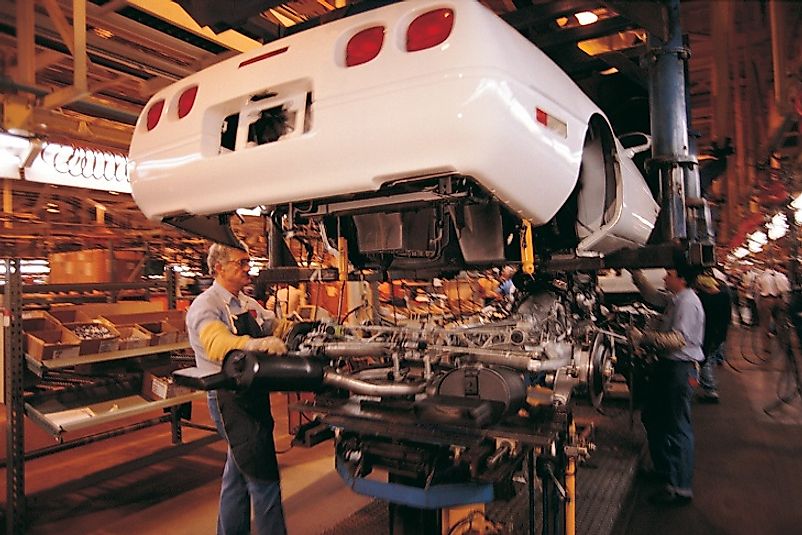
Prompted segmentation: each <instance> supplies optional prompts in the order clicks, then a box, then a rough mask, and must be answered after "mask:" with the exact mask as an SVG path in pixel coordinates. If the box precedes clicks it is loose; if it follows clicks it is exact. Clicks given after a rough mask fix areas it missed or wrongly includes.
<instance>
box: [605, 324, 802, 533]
mask: <svg viewBox="0 0 802 535" xmlns="http://www.w3.org/2000/svg"><path fill="white" fill-rule="evenodd" d="M753 342H754V333H753V331H752V330H751V329H747V328H740V327H738V328H734V329H731V331H730V335H729V338H728V341H727V352H726V355H727V360H728V363H727V364H725V365H724V366H722V367H717V368H716V374H717V376H716V378H717V379H718V382H719V393H720V395H721V403H720V404H718V405H708V404H701V403H696V404H694V407H693V424H694V431H695V436H696V470H695V474H694V485H693V486H694V499H693V502H692V503H691V504H690V505H687V506H681V507H665V506H663V507H658V506H654V505H651V504H650V503H649V501H648V497H649V495H650V494H652V493H654V492H655V491H656V488H654V486H653V484H650V483H647V482H644V481H642V479H637V478H636V480H635V483H634V485H633V489H632V492H631V495H630V500H629V503H628V506H627V507H626V509H625V511H624V512H623V514H622V515H621V516H620V517H619V519H618V523H617V524H616V526H615V527H614V529H613V533H615V534H622V535H640V534H643V533H648V534H649V535H674V534H678V533H681V534H682V535H725V534H726V535H740V534H744V535H755V534H760V535H781V534H788V533H800V529H802V528H800V526H802V510H800V508H799V504H800V503H802V401H800V399H799V397H796V399H794V400H793V401H792V402H790V403H788V404H785V403H777V400H778V394H777V393H778V382H781V380H783V381H784V380H785V379H788V378H789V377H790V376H789V375H787V372H786V364H787V363H788V361H787V360H786V359H785V355H784V353H783V352H781V351H780V348H779V347H777V346H776V344H775V343H774V342H772V344H773V345H774V347H773V354H772V356H771V357H770V358H767V359H766V361H765V362H763V361H762V360H761V359H760V358H759V357H758V356H757V352H756V351H755V350H754V349H753V346H757V343H753ZM796 358H797V362H799V360H800V358H799V353H798V352H797V353H796ZM789 386H790V385H788V384H783V385H782V386H781V388H780V392H782V393H785V392H788V391H789ZM772 404H778V405H779V407H778V408H777V409H776V410H773V411H771V414H767V413H766V412H765V411H764V409H765V408H766V407H767V406H770V405H772Z"/></svg>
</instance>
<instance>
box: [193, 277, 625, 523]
mask: <svg viewBox="0 0 802 535" xmlns="http://www.w3.org/2000/svg"><path fill="white" fill-rule="evenodd" d="M539 289H540V291H538V292H536V293H529V294H526V295H527V297H526V298H523V299H522V300H521V302H520V303H518V304H517V306H516V313H515V314H512V315H509V316H508V317H507V318H506V319H504V320H502V321H494V322H490V323H476V324H457V323H450V324H436V323H433V322H420V323H418V324H414V325H410V324H406V325H403V326H401V325H384V324H377V325H342V324H338V323H325V322H305V323H299V324H296V325H295V327H294V328H293V330H292V331H291V333H290V334H289V338H288V340H287V342H288V347H289V349H290V351H289V352H288V354H287V355H286V356H285V357H275V356H267V355H264V354H260V353H254V352H244V351H233V352H231V353H230V354H229V355H228V356H227V358H226V361H225V363H224V366H223V372H222V373H221V374H218V376H217V377H216V378H213V379H209V378H206V379H204V381H205V382H204V383H203V384H202V387H204V388H207V389H210V388H220V387H224V388H232V389H248V388H262V389H265V390H271V391H278V390H304V391H314V392H316V395H315V396H314V399H313V400H308V401H304V402H301V403H299V404H297V405H296V406H295V407H294V408H296V409H298V410H302V411H304V412H305V413H307V414H314V415H316V416H317V418H316V419H315V420H314V421H313V423H312V424H309V425H307V426H305V427H304V428H303V429H301V431H300V432H299V437H301V438H300V439H299V440H301V441H306V442H308V443H309V444H310V445H311V444H314V443H316V442H317V441H318V440H319V439H320V438H322V437H326V436H330V435H331V430H333V432H334V438H335V450H336V467H337V470H338V472H339V473H340V475H341V477H342V478H343V479H344V480H346V481H347V482H348V484H349V485H350V486H351V487H352V488H353V489H354V490H355V491H356V492H360V493H364V494H367V495H370V496H373V497H377V498H382V499H386V500H387V501H390V502H392V503H395V504H401V505H403V506H407V507H413V508H422V509H432V508H443V507H448V506H451V505H456V504H464V503H476V502H488V501H492V500H493V499H496V498H500V497H504V496H509V495H510V493H511V492H513V490H512V488H513V487H512V480H513V474H514V473H516V472H518V471H520V470H521V469H522V467H523V466H525V465H526V466H532V470H534V469H535V467H536V468H537V475H538V477H540V478H541V482H542V486H543V488H544V489H552V491H553V493H556V494H554V496H561V495H562V494H563V493H564V490H563V487H562V485H561V483H560V481H561V477H560V474H564V470H565V467H566V465H567V463H568V459H571V458H572V459H574V460H575V459H576V458H577V457H581V456H583V455H586V454H587V452H588V449H589V447H590V445H589V444H588V443H587V442H586V441H585V440H584V439H583V438H582V437H580V436H579V435H578V434H577V433H576V432H575V430H574V426H573V419H572V413H571V408H570V403H571V400H572V398H573V397H574V396H575V395H578V393H586V394H587V395H588V396H589V398H590V400H591V401H592V403H593V404H594V405H595V406H598V405H599V404H600V403H601V400H602V397H603V395H604V392H605V389H606V386H607V384H608V381H609V379H610V377H611V376H612V375H613V369H614V365H615V362H616V343H615V340H616V339H617V335H616V333H614V332H612V331H606V330H604V329H602V328H600V327H599V326H598V325H599V324H600V323H599V322H598V321H597V319H598V314H599V313H600V312H599V308H600V307H599V305H598V303H597V301H596V299H595V294H594V291H593V281H592V280H591V279H590V278H588V279H587V280H584V279H581V278H580V277H576V276H575V278H573V279H571V280H569V281H568V282H565V281H562V282H561V281H557V282H555V281H550V282H549V283H548V284H545V285H540V287H539ZM179 376H180V373H179ZM183 380H184V382H186V381H187V378H186V376H184V378H183ZM195 386H196V387H197V386H198V383H197V382H196V383H195ZM321 427H322V428H325V429H326V430H329V434H328V435H327V434H325V433H320V432H319V431H320V429H321ZM304 437H305V438H304ZM527 459H528V464H527V463H526V462H525V461H526V460H527ZM377 469H379V470H381V471H383V472H386V473H387V481H386V482H381V483H380V482H377V481H374V480H373V479H371V478H368V477H367V476H368V475H370V474H371V473H372V472H374V471H375V470H377ZM533 473H534V472H533ZM555 474H557V475H555ZM529 479H530V484H531V478H529ZM401 488H403V492H402V491H400V490H399V489H401ZM532 488H533V487H532ZM531 491H532V492H534V491H533V490H531ZM544 492H545V491H544ZM563 498H564V496H563ZM557 501H559V499H557Z"/></svg>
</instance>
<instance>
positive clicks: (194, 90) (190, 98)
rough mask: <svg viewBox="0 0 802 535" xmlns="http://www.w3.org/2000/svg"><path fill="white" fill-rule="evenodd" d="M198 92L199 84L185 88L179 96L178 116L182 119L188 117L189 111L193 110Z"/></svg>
mask: <svg viewBox="0 0 802 535" xmlns="http://www.w3.org/2000/svg"><path fill="white" fill-rule="evenodd" d="M197 94H198V86H196V85H193V86H192V87H190V88H188V89H185V90H184V92H183V93H181V96H180V97H178V118H179V119H182V118H184V117H186V116H187V115H188V114H189V112H190V111H191V110H192V106H193V105H194V104H195V95H197Z"/></svg>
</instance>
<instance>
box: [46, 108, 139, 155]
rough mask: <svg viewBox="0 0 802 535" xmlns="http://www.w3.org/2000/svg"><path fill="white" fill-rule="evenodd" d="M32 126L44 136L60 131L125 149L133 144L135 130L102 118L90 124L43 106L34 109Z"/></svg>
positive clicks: (70, 135) (76, 137)
mask: <svg viewBox="0 0 802 535" xmlns="http://www.w3.org/2000/svg"><path fill="white" fill-rule="evenodd" d="M30 128H31V131H32V132H34V133H36V134H39V135H43V136H47V135H52V134H53V133H58V134H61V135H64V136H65V137H71V138H75V139H79V140H83V141H88V142H92V143H95V144H98V145H102V146H106V147H113V148H117V149H122V150H124V151H127V150H128V147H129V146H130V145H131V136H132V135H133V131H134V129H133V127H131V126H126V125H120V124H117V123H110V122H109V121H104V120H102V119H99V120H98V119H95V120H93V121H92V124H91V125H90V124H88V123H87V121H84V120H82V119H79V118H77V117H71V116H68V115H63V114H61V113H58V112H55V111H51V110H46V109H43V108H36V109H34V110H33V113H32V114H31V119H30Z"/></svg>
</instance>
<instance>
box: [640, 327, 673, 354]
mask: <svg viewBox="0 0 802 535" xmlns="http://www.w3.org/2000/svg"><path fill="white" fill-rule="evenodd" d="M627 337H628V338H629V341H630V343H631V344H632V348H633V350H634V351H635V353H641V352H642V350H647V351H649V352H655V353H657V354H658V355H667V354H669V353H671V352H673V351H677V350H678V349H682V348H683V347H685V344H686V343H687V342H686V340H685V337H684V336H683V335H682V333H681V332H679V331H668V332H657V331H648V332H645V333H644V332H642V331H641V330H640V329H637V328H634V327H633V328H631V329H629V330H628V331H627Z"/></svg>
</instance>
